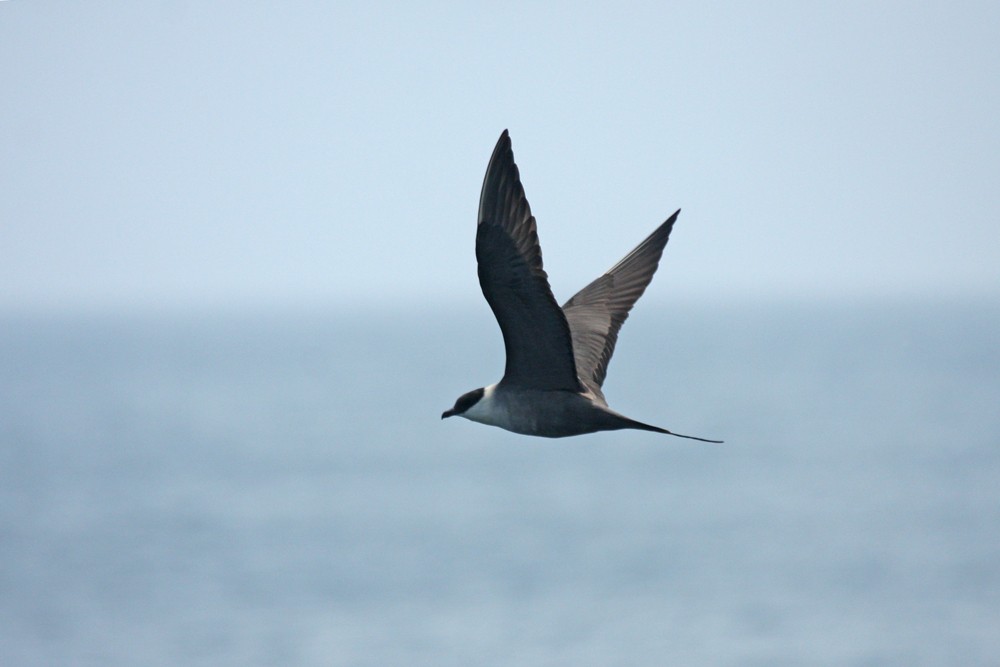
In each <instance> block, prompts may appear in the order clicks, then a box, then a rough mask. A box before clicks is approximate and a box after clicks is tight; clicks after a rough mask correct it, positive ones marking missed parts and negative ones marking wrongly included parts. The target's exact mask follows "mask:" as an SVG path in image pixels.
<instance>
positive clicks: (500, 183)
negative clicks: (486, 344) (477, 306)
mask: <svg viewBox="0 0 1000 667" xmlns="http://www.w3.org/2000/svg"><path fill="white" fill-rule="evenodd" d="M476 259H477V260H478V262H479V285H480V286H481V287H482V289H483V295H484V296H485V297H486V301H487V302H489V304H490V308H492V309H493V314H494V315H495V316H496V318H497V323H498V324H499V325H500V331H502V332H503V342H504V347H505V348H506V350H507V367H506V369H505V370H504V376H503V380H501V382H503V383H504V384H508V385H518V386H522V387H532V388H536V389H565V390H568V391H580V390H581V389H582V387H581V386H580V381H579V379H578V378H577V375H576V364H575V362H574V357H573V341H572V338H571V336H570V329H569V325H568V324H567V323H566V317H565V316H564V315H563V311H562V310H561V309H560V308H559V304H558V303H556V300H555V297H553V296H552V289H551V288H550V287H549V279H548V276H547V275H546V273H545V270H544V269H543V268H542V250H541V248H540V247H539V245H538V231H537V229H536V227H535V218H534V216H532V215H531V209H530V208H529V206H528V200H527V199H525V196H524V188H523V187H521V178H520V175H519V173H518V170H517V165H516V164H514V153H513V151H512V150H511V147H510V137H509V136H508V134H507V130H504V132H503V134H502V135H500V140H499V141H498V142H497V145H496V148H494V149H493V156H492V157H491V158H490V164H489V166H488V167H487V168H486V177H485V178H484V179H483V190H482V193H481V194H480V197H479V225H478V227H477V230H476Z"/></svg>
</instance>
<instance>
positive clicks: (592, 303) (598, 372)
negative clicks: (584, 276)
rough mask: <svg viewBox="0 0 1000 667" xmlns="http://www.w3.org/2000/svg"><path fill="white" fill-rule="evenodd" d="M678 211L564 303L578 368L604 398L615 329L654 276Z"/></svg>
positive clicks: (583, 379)
mask: <svg viewBox="0 0 1000 667" xmlns="http://www.w3.org/2000/svg"><path fill="white" fill-rule="evenodd" d="M679 213H680V210H678V211H677V213H674V214H673V215H672V216H670V217H669V218H668V219H667V221H666V222H664V223H663V224H662V225H660V226H659V227H657V228H656V231H654V232H653V233H652V234H650V235H649V236H648V237H647V238H646V240H645V241H643V242H642V243H640V244H639V245H638V246H637V247H636V248H635V250H633V251H632V252H630V253H629V254H627V255H625V257H624V258H623V259H622V260H621V261H620V262H618V263H617V264H615V265H614V266H613V267H611V268H610V269H609V270H608V272H607V273H605V274H604V275H603V276H601V277H600V278H598V279H597V280H595V281H594V282H592V283H590V284H589V285H587V286H586V287H584V288H583V289H582V290H580V291H579V292H577V293H576V295H575V296H573V298H572V299H570V300H569V301H567V302H566V303H565V305H563V313H564V314H565V315H566V320H567V321H568V322H569V329H570V332H571V335H572V338H573V354H574V356H575V360H576V369H577V373H578V374H579V377H580V380H581V381H582V382H583V383H584V384H585V385H586V386H587V388H588V389H590V390H591V391H592V392H594V393H595V394H596V395H597V396H598V398H599V399H600V400H602V401H603V400H604V394H603V393H602V392H601V385H603V384H604V377H605V376H606V375H607V372H608V362H610V361H611V355H612V354H614V352H615V343H616V342H618V330H619V329H621V326H622V324H623V323H624V322H625V320H626V318H628V313H629V311H630V310H632V306H633V305H634V304H635V302H636V301H637V300H638V299H639V297H640V296H642V293H643V292H645V291H646V286H647V285H649V281H650V280H652V279H653V274H654V273H656V267H657V266H659V263H660V257H661V256H662V255H663V248H664V247H665V246H666V245H667V239H668V238H669V237H670V230H671V229H673V226H674V221H675V220H677V215H678V214H679Z"/></svg>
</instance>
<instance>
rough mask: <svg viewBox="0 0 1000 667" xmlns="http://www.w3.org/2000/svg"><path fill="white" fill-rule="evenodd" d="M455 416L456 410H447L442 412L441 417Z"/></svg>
mask: <svg viewBox="0 0 1000 667" xmlns="http://www.w3.org/2000/svg"><path fill="white" fill-rule="evenodd" d="M454 416H455V411H454V410H445V411H444V412H442V413H441V419H444V418H445V417H454Z"/></svg>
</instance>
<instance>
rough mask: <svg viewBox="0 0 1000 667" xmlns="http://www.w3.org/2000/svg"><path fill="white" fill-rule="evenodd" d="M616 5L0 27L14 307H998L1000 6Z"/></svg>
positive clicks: (0, 228) (156, 8)
mask: <svg viewBox="0 0 1000 667" xmlns="http://www.w3.org/2000/svg"><path fill="white" fill-rule="evenodd" d="M614 4H615V5H619V6H616V7H612V6H611V3H607V5H608V6H607V7H606V8H604V9H591V8H589V7H592V6H595V3H579V2H566V3H518V2H504V3H458V2H456V3H396V2H393V3H384V4H380V3H374V2H364V3H360V2H359V3H342V2H331V3H321V2H312V3H299V2H248V1H240V2H181V1H161V2H92V1H88V2H75V3H64V2H42V1H38V0H30V1H29V0H7V1H5V2H0V63H2V65H0V90H2V91H3V93H2V94H3V105H2V116H3V122H2V123H0V308H10V307H15V308H23V307H34V306H38V307H45V308H51V307H74V308H78V307H90V306H101V307H108V306H110V307H134V306H142V307H149V306H157V305H169V306H185V305H196V306H205V305H208V306H213V305H224V304H234V305H264V306H269V305H280V304H302V303H305V304H319V305H330V306H336V305H338V304H345V303H356V302H362V301H373V302H376V303H384V304H392V303H410V304H412V303H421V302H426V303H428V304H436V303H442V304H444V303H450V302H455V301H457V300H463V299H474V298H475V299H478V298H481V297H480V296H479V287H478V284H477V283H476V274H475V257H474V254H473V241H474V236H475V223H476V220H475V214H476V205H477V203H478V197H479V188H480V184H481V181H482V177H483V173H484V171H485V168H486V163H487V160H488V159H489V156H490V153H491V151H492V149H493V145H494V143H495V141H496V139H497V137H498V136H499V134H500V132H501V131H502V130H503V129H504V128H509V129H510V132H511V137H512V139H513V146H514V155H515V158H516V160H517V162H518V164H519V166H520V168H521V175H522V179H523V181H524V184H525V189H526V191H527V195H528V199H529V201H530V202H531V205H532V209H533V211H534V213H535V215H536V217H537V219H538V224H539V236H540V238H541V242H542V248H543V251H544V257H545V263H546V268H547V270H548V271H549V274H550V277H551V282H552V285H553V288H554V290H555V292H556V297H557V298H558V299H559V300H560V301H562V300H564V299H566V298H568V297H569V296H571V295H572V293H573V292H575V291H576V290H577V289H579V288H580V287H582V286H583V285H584V284H586V283H587V282H589V281H590V280H591V279H592V278H594V277H596V276H597V275H599V274H600V273H601V272H602V271H604V270H605V269H607V268H608V267H609V266H611V265H612V264H613V263H614V262H615V261H617V260H618V259H619V258H620V257H621V256H622V255H624V254H625V253H626V252H627V251H628V250H630V249H631V248H632V247H633V246H634V245H636V244H637V243H638V242H639V241H641V240H642V239H643V238H644V237H645V236H646V235H647V234H648V233H649V232H650V231H652V230H653V229H654V228H655V227H656V225H657V224H659V223H660V222H661V221H663V220H664V219H665V218H666V217H667V216H668V215H670V214H671V213H672V212H673V211H674V210H676V209H677V208H681V209H682V213H681V216H680V219H679V221H678V223H677V226H676V227H675V230H674V234H673V236H672V238H671V241H670V245H669V246H668V247H667V251H666V254H665V256H664V261H663V263H662V264H661V269H660V274H659V275H658V276H657V280H656V281H655V282H654V284H653V288H651V290H650V292H649V294H650V295H652V296H648V297H646V298H647V299H656V300H660V301H665V300H669V299H715V298H718V299H733V298H735V299H752V298H783V297H792V298H805V299H811V298H824V297H839V298H868V297H883V296H890V297H892V296H902V297H924V296H930V297H970V296H971V297H982V296H986V297H991V296H994V297H995V296H1000V231H998V224H1000V120H998V119H1000V37H998V36H1000V3H997V2H994V1H990V2H981V3H970V2H938V3H909V2H829V3H815V2H780V3H779V2H762V3H706V2H686V3H664V2H650V3H643V4H642V5H638V4H633V3H614ZM542 6H544V8H540V7H542Z"/></svg>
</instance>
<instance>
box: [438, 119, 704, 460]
mask: <svg viewBox="0 0 1000 667" xmlns="http://www.w3.org/2000/svg"><path fill="white" fill-rule="evenodd" d="M678 213H680V210H678V211H677V212H676V213H674V214H673V215H672V216H670V217H669V218H668V219H667V220H666V222H664V223H663V224H662V225H660V226H659V227H658V228H657V229H656V231H654V232H653V233H652V234H650V235H649V237H648V238H646V240H645V241H643V242H642V243H640V244H639V245H638V246H637V247H636V248H635V250H633V251H632V252H630V253H629V254H627V255H625V257H624V258H623V259H622V260H621V261H620V262H618V263H617V264H615V265H614V266H613V267H611V268H610V269H609V270H608V271H607V273H605V274H604V275H602V276H601V277H600V278H598V279H597V280H595V281H593V282H592V283H590V284H589V285H587V286H586V287H584V288H583V289H582V290H580V291H579V292H577V294H576V295H575V296H574V297H573V298H571V299H570V300H569V301H567V302H566V303H565V304H563V306H562V308H560V307H559V304H558V303H557V302H556V299H555V297H554V296H553V295H552V289H551V288H550V287H549V280H548V275H547V274H546V273H545V270H544V269H543V268H542V251H541V248H540V247H539V245H538V232H537V229H536V227H535V218H534V216H533V215H531V209H530V207H529V206H528V200H527V199H526V198H525V196H524V188H523V187H522V186H521V178H520V174H519V172H518V169H517V165H516V164H514V153H513V151H512V150H511V144H510V136H509V135H508V133H507V130H504V132H503V134H501V135H500V140H499V141H497V145H496V148H494V149H493V156H492V157H491V158H490V163H489V166H487V168H486V177H485V178H484V179H483V189H482V192H481V193H480V195H479V224H478V227H477V229H476V260H477V261H478V263H479V285H480V287H482V290H483V295H484V296H485V297H486V301H487V302H488V303H489V304H490V308H492V309H493V314H494V315H495V316H496V318H497V323H498V324H499V325H500V331H501V332H502V333H503V341H504V347H505V349H506V352H507V364H506V368H505V369H504V375H503V378H502V379H501V380H500V381H499V382H497V383H496V384H491V385H489V386H488V387H481V388H479V389H473V390H472V391H470V392H467V393H465V394H462V395H461V396H459V398H458V400H457V401H455V406H454V407H453V408H451V409H450V410H446V411H445V412H444V414H442V415H441V418H442V419H444V418H445V417H454V416H459V417H465V418H466V419H470V420H472V421H475V422H479V423H481V424H488V425H490V426H499V427H500V428H503V429H507V430H508V431H513V432H514V433H521V434H524V435H537V436H543V437H547V438H562V437H566V436H571V435H582V434H584V433H594V432H596V431H613V430H618V429H639V430H643V431H654V432H656V433H666V434H668V435H674V436H677V437H680V438H690V439H691V440H701V441H702V442H722V441H721V440H709V439H707V438H698V437H695V436H692V435H681V434H680V433H674V432H672V431H668V430H667V429H665V428H660V427H659V426H651V425H650V424H644V423H642V422H639V421H636V420H634V419H629V418H628V417H626V416H624V415H622V414H619V413H617V412H615V411H614V410H612V409H611V408H609V407H608V403H607V401H606V400H605V399H604V394H603V392H602V391H601V386H602V385H603V384H604V377H605V375H606V374H607V371H608V362H610V361H611V355H612V354H613V353H614V351H615V343H616V342H617V340H618V331H619V329H621V326H622V323H623V322H624V321H625V319H626V318H627V317H628V313H629V311H630V310H631V309H632V306H633V304H635V302H636V300H638V298H639V297H640V296H642V293H643V292H644V291H645V290H646V286H647V285H649V281H650V280H652V278H653V274H654V273H655V272H656V268H657V266H658V264H659V261H660V256H661V255H662V254H663V248H664V247H665V246H666V245H667V238H668V237H669V236H670V230H671V228H672V227H673V225H674V221H675V220H677V215H678Z"/></svg>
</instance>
